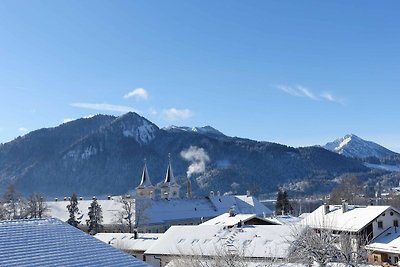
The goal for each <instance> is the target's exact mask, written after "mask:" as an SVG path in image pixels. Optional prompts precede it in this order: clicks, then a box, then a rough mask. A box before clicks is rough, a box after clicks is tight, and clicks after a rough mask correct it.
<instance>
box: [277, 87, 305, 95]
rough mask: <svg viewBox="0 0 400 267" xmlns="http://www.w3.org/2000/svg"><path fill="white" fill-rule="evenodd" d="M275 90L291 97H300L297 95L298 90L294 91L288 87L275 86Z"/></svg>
mask: <svg viewBox="0 0 400 267" xmlns="http://www.w3.org/2000/svg"><path fill="white" fill-rule="evenodd" d="M276 88H278V89H279V90H281V91H283V92H285V93H288V94H289V95H292V96H301V94H300V93H299V91H298V90H296V89H295V88H293V87H290V86H286V85H277V86H276Z"/></svg>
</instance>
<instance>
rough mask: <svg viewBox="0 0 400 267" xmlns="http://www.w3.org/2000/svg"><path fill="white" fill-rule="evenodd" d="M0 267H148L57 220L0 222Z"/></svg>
mask: <svg viewBox="0 0 400 267" xmlns="http://www.w3.org/2000/svg"><path fill="white" fill-rule="evenodd" d="M0 243H1V246H0V266H8V267H12V266H18V267H23V266H87V267H90V266H93V267H94V266H96V267H98V266H137V267H139V266H140V267H145V266H148V265H147V264H146V263H144V262H143V261H140V260H137V259H135V258H134V257H131V256H129V255H128V254H126V253H124V252H122V251H119V250H117V249H115V248H113V247H112V246H110V245H107V244H104V243H103V242H101V241H99V240H97V239H95V238H93V237H92V236H90V235H88V234H86V233H84V232H82V231H81V230H79V229H76V228H75V227H73V226H71V225H69V224H67V223H64V222H61V221H60V220H58V219H52V218H49V219H31V220H11V221H0Z"/></svg>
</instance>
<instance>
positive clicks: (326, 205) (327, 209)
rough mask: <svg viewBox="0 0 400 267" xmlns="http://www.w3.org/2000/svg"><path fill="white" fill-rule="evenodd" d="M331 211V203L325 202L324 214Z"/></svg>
mask: <svg viewBox="0 0 400 267" xmlns="http://www.w3.org/2000/svg"><path fill="white" fill-rule="evenodd" d="M328 213H329V205H328V204H326V203H324V215H326V214H328Z"/></svg>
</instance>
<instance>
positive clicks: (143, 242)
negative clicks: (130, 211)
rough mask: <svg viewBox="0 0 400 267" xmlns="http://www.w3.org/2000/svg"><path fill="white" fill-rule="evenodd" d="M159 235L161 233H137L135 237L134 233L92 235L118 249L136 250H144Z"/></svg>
mask: <svg viewBox="0 0 400 267" xmlns="http://www.w3.org/2000/svg"><path fill="white" fill-rule="evenodd" d="M161 236H162V234H154V233H138V235H137V238H136V239H135V235H134V234H130V233H98V234H96V235H94V237H95V238H97V239H98V240H101V241H103V242H104V243H106V244H110V245H111V246H113V247H116V248H118V249H122V250H124V251H128V250H131V251H138V252H140V251H142V252H144V251H146V250H147V249H148V248H149V247H151V246H152V245H153V244H154V243H155V242H156V241H157V240H158V238H160V237H161Z"/></svg>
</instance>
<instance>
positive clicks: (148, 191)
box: [136, 160, 154, 199]
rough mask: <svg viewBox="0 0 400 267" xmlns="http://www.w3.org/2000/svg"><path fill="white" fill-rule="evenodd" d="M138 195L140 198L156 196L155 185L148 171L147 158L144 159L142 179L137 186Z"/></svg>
mask: <svg viewBox="0 0 400 267" xmlns="http://www.w3.org/2000/svg"><path fill="white" fill-rule="evenodd" d="M136 195H137V197H138V198H149V199H153V198H154V186H153V185H152V183H151V181H150V176H149V174H148V172H147V163H146V160H144V167H143V172H142V179H141V180H140V184H139V185H138V186H137V187H136Z"/></svg>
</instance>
